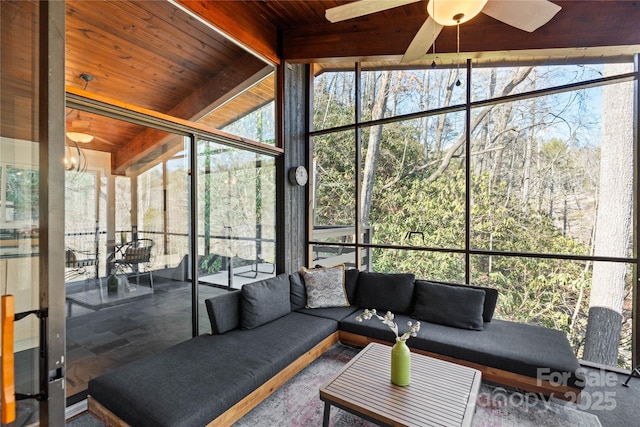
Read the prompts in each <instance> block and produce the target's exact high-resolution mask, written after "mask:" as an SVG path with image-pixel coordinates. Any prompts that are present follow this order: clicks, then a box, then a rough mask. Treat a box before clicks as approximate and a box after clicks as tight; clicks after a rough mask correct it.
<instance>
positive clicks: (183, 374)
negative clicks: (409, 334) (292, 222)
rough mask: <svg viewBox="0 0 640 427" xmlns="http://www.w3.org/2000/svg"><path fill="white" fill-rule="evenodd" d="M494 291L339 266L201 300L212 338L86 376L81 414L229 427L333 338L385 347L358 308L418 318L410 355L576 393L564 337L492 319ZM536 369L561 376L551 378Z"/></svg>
mask: <svg viewBox="0 0 640 427" xmlns="http://www.w3.org/2000/svg"><path fill="white" fill-rule="evenodd" d="M336 277H339V279H338V281H339V286H337V285H336V284H335V282H336ZM327 281H329V282H331V283H332V284H331V286H328V287H329V288H332V289H331V290H330V291H329V294H326V292H325V291H326V289H325V288H326V287H327ZM318 284H319V285H318ZM318 289H322V290H323V291H322V292H318ZM434 289H435V291H434ZM307 291H310V292H307ZM323 292H325V294H323ZM340 294H342V295H340ZM327 295H329V296H328V297H327ZM497 297H498V294H497V291H496V290H495V289H490V288H480V287H472V286H465V285H458V284H446V283H441V282H426V281H420V280H415V279H414V277H413V275H411V274H381V273H366V272H358V271H357V270H346V271H345V270H344V266H336V267H332V268H328V269H315V270H303V271H302V272H301V273H294V274H291V275H287V274H280V275H278V276H276V277H275V278H272V279H268V280H265V281H261V282H256V283H252V284H249V285H245V286H244V287H243V288H242V289H241V290H233V291H230V292H228V293H225V294H223V295H220V296H217V297H214V298H211V299H209V300H207V301H206V305H207V311H208V314H209V318H210V320H211V327H212V335H202V336H199V337H196V338H193V339H191V340H188V341H186V342H183V343H181V344H178V345H176V346H174V347H172V348H170V349H167V350H165V351H163V352H160V353H158V354H155V355H152V356H148V357H145V358H143V359H140V360H138V361H135V362H133V363H130V364H128V365H126V366H123V367H120V368H117V369H115V370H113V371H111V372H109V373H107V374H105V375H102V376H100V377H98V378H95V379H93V380H91V381H90V382H89V395H90V397H89V411H90V412H91V413H93V414H94V415H96V416H97V417H98V418H100V419H101V420H102V421H103V422H105V424H107V425H116V426H124V425H135V426H203V425H209V426H215V425H230V424H232V423H233V422H235V421H237V420H238V419H240V418H241V417H242V416H243V415H244V414H246V413H247V412H249V411H250V410H251V409H252V408H253V407H254V406H256V405H257V404H258V403H260V401H262V400H263V399H265V398H266V397H268V396H269V395H270V394H271V393H272V392H273V391H275V390H276V389H277V388H278V387H279V386H280V385H282V384H284V382H286V381H287V380H289V379H290V378H291V377H293V376H294V375H295V374H296V373H297V372H299V371H300V370H302V369H303V368H304V367H305V366H306V365H308V364H309V363H311V362H312V361H313V360H315V358H317V357H319V356H320V355H321V354H322V353H323V352H324V351H326V350H327V349H328V348H330V347H331V346H332V345H334V344H335V343H337V342H338V340H340V341H341V342H343V343H345V344H351V345H356V346H361V347H362V346H365V345H366V344H367V343H368V342H372V341H375V342H382V343H385V344H389V345H390V344H391V343H393V342H394V341H395V335H394V334H393V333H392V332H391V331H390V330H389V328H388V327H387V326H386V325H383V324H382V323H381V322H379V321H373V320H370V321H366V322H359V321H358V320H356V317H357V315H358V314H360V313H361V312H362V309H363V308H376V309H377V310H379V311H382V310H391V311H393V312H394V313H395V314H396V322H397V323H398V324H399V325H402V324H403V323H404V322H406V321H409V320H411V321H414V322H415V320H416V318H418V319H419V320H421V323H422V328H421V330H420V331H419V335H418V336H417V337H415V338H412V339H411V341H410V347H411V349H412V350H413V351H417V352H420V353H424V354H427V355H430V356H433V357H437V358H440V359H444V360H449V361H453V362H456V363H460V364H463V365H467V366H471V367H474V368H476V369H479V370H481V372H482V374H483V376H484V379H487V380H490V381H494V382H498V383H501V384H505V385H511V386H516V387H519V388H523V389H525V390H529V391H534V392H540V393H543V394H547V395H554V396H555V397H559V398H564V399H567V400H577V399H578V396H579V393H580V390H581V389H582V388H583V387H584V384H583V382H584V380H583V378H582V377H581V376H580V369H579V363H578V360H577V359H576V357H575V355H574V354H573V351H572V349H571V347H570V345H569V343H568V341H567V339H566V337H565V335H564V333H562V332H560V331H556V330H552V329H548V328H542V327H539V326H534V325H527V324H522V323H516V322H508V321H503V320H498V319H492V316H493V311H494V309H495V305H496V301H497ZM310 303H311V304H310ZM310 307H315V308H310ZM416 316H417V317H416ZM421 317H422V318H421ZM423 318H424V319H423ZM429 320H431V321H429ZM443 323H449V325H447V324H443ZM451 324H453V325H454V326H451ZM541 370H542V371H541ZM541 372H545V373H549V372H559V373H564V377H566V378H568V381H567V383H566V384H555V383H550V382H549V381H546V380H545V379H544V378H541V375H540V373H541Z"/></svg>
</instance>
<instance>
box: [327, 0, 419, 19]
mask: <svg viewBox="0 0 640 427" xmlns="http://www.w3.org/2000/svg"><path fill="white" fill-rule="evenodd" d="M419 1H421V0H359V1H354V2H352V3H347V4H343V5H340V6H336V7H332V8H330V9H327V10H326V11H325V13H324V15H325V16H326V18H327V19H328V20H329V21H330V22H340V21H346V20H348V19H353V18H358V17H360V16H364V15H369V14H370V13H376V12H382V11H383V10H387V9H393V8H394V7H398V6H404V5H405V4H409V3H417V2H419Z"/></svg>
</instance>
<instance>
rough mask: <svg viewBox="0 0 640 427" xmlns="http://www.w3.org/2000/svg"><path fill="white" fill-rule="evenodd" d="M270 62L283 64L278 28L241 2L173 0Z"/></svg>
mask: <svg viewBox="0 0 640 427" xmlns="http://www.w3.org/2000/svg"><path fill="white" fill-rule="evenodd" d="M174 2H175V3H176V4H179V5H181V6H182V7H184V8H186V9H187V10H189V11H191V12H193V13H194V14H196V15H197V16H199V17H200V18H202V19H203V20H204V21H206V22H208V23H209V24H211V25H212V26H213V27H215V28H216V29H217V30H218V31H219V32H220V33H222V34H224V35H225V36H227V37H228V38H229V39H230V40H233V41H235V42H236V43H237V44H239V45H240V46H242V47H244V48H245V49H248V50H249V51H251V52H254V53H255V54H257V55H258V56H259V57H260V58H262V59H264V60H266V61H267V62H268V63H270V64H271V65H279V64H280V55H278V28H276V26H275V25H274V24H273V23H271V22H269V21H268V20H266V19H265V18H264V17H263V16H262V15H260V14H258V13H252V12H253V11H254V10H255V9H254V10H252V9H251V6H249V5H246V4H245V3H244V2H241V1H216V2H211V1H202V0H198V1H193V0H174Z"/></svg>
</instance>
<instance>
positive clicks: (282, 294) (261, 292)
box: [240, 273, 291, 329]
mask: <svg viewBox="0 0 640 427" xmlns="http://www.w3.org/2000/svg"><path fill="white" fill-rule="evenodd" d="M289 312H291V302H290V301H289V275H288V274H286V273H282V274H279V275H277V276H276V277H273V278H271V279H266V280H261V281H259V282H254V283H249V284H246V285H244V286H243V287H242V295H241V302H240V325H241V327H242V329H253V328H255V327H258V326H260V325H263V324H265V323H267V322H271V321H272V320H276V319H278V318H280V317H282V316H284V315H286V314H287V313H289Z"/></svg>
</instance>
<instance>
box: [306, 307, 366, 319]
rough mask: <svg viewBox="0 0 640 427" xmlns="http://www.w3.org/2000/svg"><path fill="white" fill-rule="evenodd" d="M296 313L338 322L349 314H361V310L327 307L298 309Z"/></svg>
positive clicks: (356, 308)
mask: <svg viewBox="0 0 640 427" xmlns="http://www.w3.org/2000/svg"><path fill="white" fill-rule="evenodd" d="M296 311H297V312H298V313H303V314H309V315H311V316H318V317H324V318H326V319H333V320H335V321H340V320H342V319H344V318H345V317H347V316H348V315H350V314H351V313H355V312H356V311H357V312H359V313H360V312H362V310H361V309H359V308H358V307H354V306H349V307H328V308H299V309H297V310H296Z"/></svg>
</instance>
